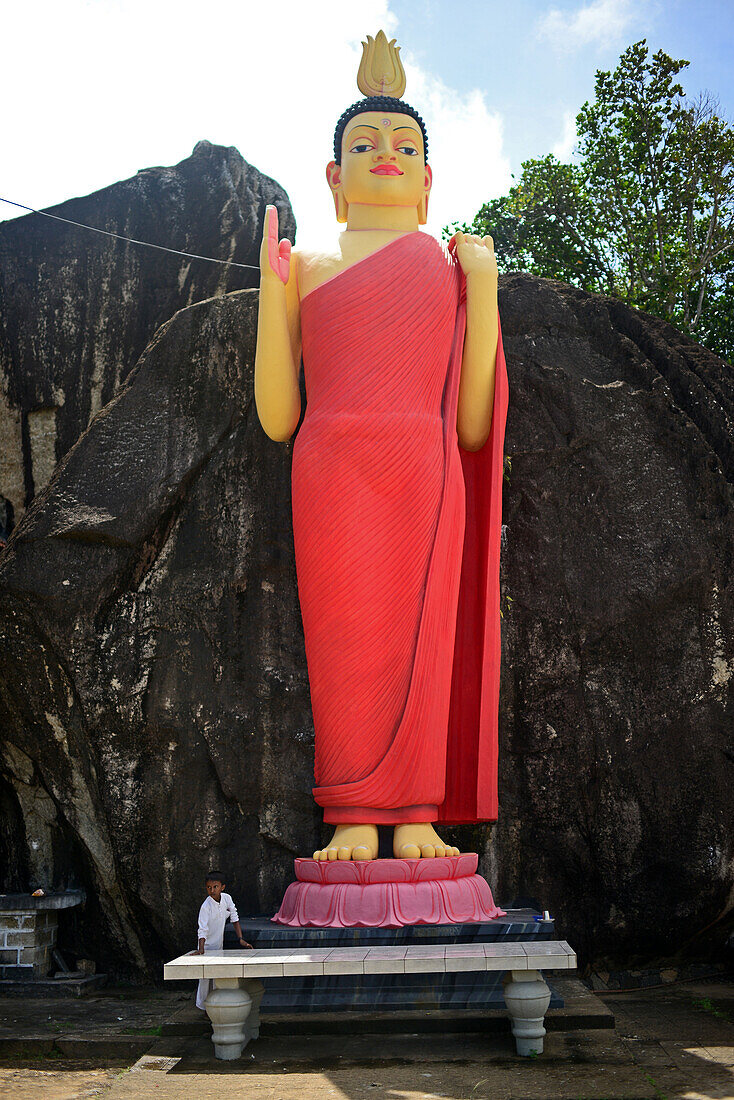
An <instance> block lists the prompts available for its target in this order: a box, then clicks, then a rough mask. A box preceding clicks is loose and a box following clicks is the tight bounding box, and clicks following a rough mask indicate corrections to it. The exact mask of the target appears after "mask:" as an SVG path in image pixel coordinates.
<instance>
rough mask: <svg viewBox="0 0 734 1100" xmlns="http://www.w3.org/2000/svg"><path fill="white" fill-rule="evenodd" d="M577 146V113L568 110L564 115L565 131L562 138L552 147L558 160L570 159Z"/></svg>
mask: <svg viewBox="0 0 734 1100" xmlns="http://www.w3.org/2000/svg"><path fill="white" fill-rule="evenodd" d="M575 148H576V115H575V114H574V112H573V111H566V112H565V114H564V116H563V133H562V134H561V137H560V139H559V140H558V141H557V142H556V144H555V145H554V146H553V148H552V149H551V152H552V154H553V156H554V157H555V158H556V160H560V161H568V160H570V159H571V154H572V153H573V151H574V149H575Z"/></svg>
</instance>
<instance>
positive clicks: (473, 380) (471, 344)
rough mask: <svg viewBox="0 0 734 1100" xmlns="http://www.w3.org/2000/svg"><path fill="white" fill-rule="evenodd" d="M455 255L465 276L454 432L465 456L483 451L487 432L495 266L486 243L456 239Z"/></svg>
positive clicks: (495, 315) (477, 239) (493, 342)
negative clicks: (464, 312)
mask: <svg viewBox="0 0 734 1100" xmlns="http://www.w3.org/2000/svg"><path fill="white" fill-rule="evenodd" d="M455 240H456V254H457V256H458V258H459V263H460V264H461V267H462V270H463V271H464V273H465V275H466V333H465V335H464V355H463V359H462V364H461V379H460V381H459V402H458V410H457V415H456V429H457V433H458V436H459V443H460V445H461V446H462V447H463V448H464V449H465V450H467V451H478V450H479V449H480V448H481V447H483V446H484V444H485V443H486V441H487V439H488V438H489V433H490V430H491V428H492V411H493V408H494V379H495V368H496V365H497V336H498V332H499V325H498V313H497V262H496V260H495V256H494V245H493V241H492V238H491V237H483V238H480V237H471V236H468V235H466V234H463V233H457V234H456V237H455Z"/></svg>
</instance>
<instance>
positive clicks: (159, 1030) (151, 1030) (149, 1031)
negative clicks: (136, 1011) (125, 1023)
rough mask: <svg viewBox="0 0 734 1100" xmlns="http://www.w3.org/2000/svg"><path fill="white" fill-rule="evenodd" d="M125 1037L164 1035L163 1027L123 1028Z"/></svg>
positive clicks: (159, 1025)
mask: <svg viewBox="0 0 734 1100" xmlns="http://www.w3.org/2000/svg"><path fill="white" fill-rule="evenodd" d="M122 1034H123V1035H162V1034H163V1025H162V1024H156V1025H155V1027H126V1028H123V1031H122Z"/></svg>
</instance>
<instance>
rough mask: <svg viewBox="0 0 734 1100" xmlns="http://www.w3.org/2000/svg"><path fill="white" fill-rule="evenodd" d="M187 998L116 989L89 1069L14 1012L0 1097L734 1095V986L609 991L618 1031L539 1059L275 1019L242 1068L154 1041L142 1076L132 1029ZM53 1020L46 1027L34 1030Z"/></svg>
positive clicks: (559, 1043) (0, 1060)
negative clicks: (292, 1030)
mask: <svg viewBox="0 0 734 1100" xmlns="http://www.w3.org/2000/svg"><path fill="white" fill-rule="evenodd" d="M178 997H180V994H177V993H171V992H169V991H163V992H156V993H153V992H151V993H150V994H147V995H143V994H140V995H139V996H138V1000H137V1001H136V1000H135V999H134V998H132V997H130V998H129V999H128V1001H127V1002H124V1001H122V1000H119V999H117V998H115V997H111V996H110V995H109V991H107V992H106V996H105V997H104V998H100V999H99V1003H98V1004H97V1005H96V1007H97V1009H98V1010H99V1011H98V1012H97V1013H96V1014H95V1017H96V1020H97V1028H98V1030H97V1033H96V1034H97V1038H98V1039H104V1040H105V1041H106V1042H107V1041H108V1042H109V1043H111V1044H113V1047H112V1048H110V1050H111V1052H110V1053H108V1054H106V1055H104V1056H102V1055H101V1054H100V1055H98V1057H97V1058H96V1059H92V1058H88V1059H87V1060H86V1061H84V1060H80V1059H79V1058H77V1059H76V1060H73V1059H71V1058H65V1056H64V1055H63V1050H61V1048H60V1047H59V1046H58V1036H59V1035H60V1034H62V1033H61V1032H59V1031H56V1032H54V1033H53V1034H54V1035H55V1036H56V1038H54V1039H53V1041H52V1042H51V1044H50V1049H49V1053H48V1054H47V1055H45V1056H39V1055H38V1054H36V1055H35V1056H33V1057H31V1056H29V1054H28V1053H26V1054H23V1052H22V1050H21V1049H20V1048H18V1047H17V1046H16V1050H15V1053H13V1050H12V1042H13V1039H12V1035H11V1031H12V1029H11V1025H10V1017H11V1016H12V1012H13V1005H12V1002H10V1001H5V1002H2V1003H0V1051H3V1050H4V1051H5V1052H4V1053H3V1054H0V1095H2V1096H6V1095H7V1096H10V1095H12V1097H13V1098H14V1100H83V1098H91V1097H99V1098H100V1100H141V1098H148V1097H156V1098H157V1097H160V1098H161V1100H179V1098H181V1100H183V1098H184V1097H185V1098H186V1100H209V1098H210V1097H211V1098H214V1097H216V1098H217V1100H222V1098H223V1097H225V1096H226V1097H227V1100H229V1098H230V1097H231V1098H233V1100H240V1098H242V1100H244V1098H245V1097H246V1098H248V1100H436V1098H437V1097H442V1098H445V1100H584V1098H586V1100H592V1098H594V1100H674V1098H675V1100H678V1098H680V1100H724V1098H730V1100H732V1098H734V983H727V982H717V983H706V984H704V983H698V984H693V983H683V984H681V985H677V986H673V987H665V988H662V989H652V990H645V991H638V992H634V993H624V994H617V995H612V994H605V995H604V998H603V999H604V1000H605V1002H606V1003H607V1004H608V1005H610V1007H612V1009H613V1011H614V1012H615V1015H616V1027H615V1029H614V1031H611V1030H594V1031H592V1030H574V1031H555V1032H549V1034H548V1036H547V1037H546V1050H545V1053H544V1054H543V1056H542V1057H540V1058H537V1059H532V1060H528V1059H519V1058H517V1056H516V1055H515V1053H514V1046H513V1043H512V1040H511V1037H510V1036H509V1034H507V1033H504V1034H503V1033H502V1032H497V1033H490V1034H485V1035H477V1034H464V1035H460V1034H459V1035H454V1034H446V1035H440V1034H438V1035H437V1034H414V1035H396V1034H390V1033H388V1034H381V1035H369V1034H358V1035H354V1034H350V1032H349V1016H348V1014H344V1015H343V1016H342V1017H341V1021H340V1029H341V1030H340V1033H339V1034H332V1035H329V1036H323V1035H311V1036H308V1035H291V1036H288V1035H281V1034H277V1035H274V1036H271V1037H269V1038H268V1037H267V1034H266V1033H267V1024H265V1025H264V1027H263V1037H262V1038H261V1039H260V1040H258V1041H257V1042H256V1043H253V1044H252V1045H251V1047H249V1048H246V1050H245V1052H244V1055H243V1057H242V1058H241V1059H240V1060H239V1061H237V1062H230V1063H225V1062H218V1061H216V1060H215V1059H214V1058H213V1057H212V1051H211V1044H210V1041H209V1040H208V1039H207V1038H206V1037H205V1036H203V1035H202V1036H196V1035H189V1036H175V1035H173V1036H163V1037H162V1038H159V1039H158V1038H155V1037H154V1036H153V1038H152V1046H151V1047H150V1048H149V1050H148V1052H147V1053H146V1054H144V1055H142V1057H140V1058H138V1060H137V1061H136V1062H135V1063H134V1065H132V1068H128V1066H129V1065H130V1063H131V1062H132V1061H133V1059H132V1056H131V1055H130V1054H128V1055H127V1056H126V1055H125V1054H124V1052H123V1050H122V1048H121V1047H120V1048H116V1047H114V1043H115V1042H118V1043H124V1041H128V1042H147V1041H150V1039H151V1037H150V1036H148V1037H147V1038H146V1037H145V1036H142V1035H140V1033H139V1032H138V1033H137V1034H132V1035H131V1034H130V1031H131V1029H133V1028H138V1029H139V1028H141V1027H143V1026H147V1027H148V1028H149V1029H150V1030H152V1031H155V1030H156V1028H157V1027H158V1026H159V1023H156V1022H155V1021H159V1022H160V1023H162V1022H163V1021H164V1020H165V1019H169V1018H170V1017H171V1015H173V1014H174V1013H175V1011H176V1010H177V1009H180V1007H181V1005H182V1003H185V1002H182V1001H180V1000H177V998H178ZM184 997H185V998H186V1001H188V999H189V998H188V996H187V995H184ZM80 1004H81V1002H73V1003H69V1002H62V1003H61V1004H60V1002H58V1001H56V1002H55V1003H54V1010H53V1011H52V1012H51V1016H52V1017H53V1016H54V1014H55V1013H56V1012H60V1008H61V1007H64V1008H66V1009H67V1011H68V1012H69V1013H78V1016H76V1017H75V1018H74V1019H73V1020H72V1018H71V1016H68V1015H67V1016H66V1017H65V1018H66V1019H67V1022H69V1023H72V1022H73V1023H74V1025H75V1027H76V1031H75V1030H74V1029H73V1028H69V1029H68V1032H67V1036H66V1039H68V1041H69V1042H71V1041H72V1040H74V1039H75V1038H76V1040H77V1041H78V1040H79V1039H80V1038H82V1037H83V1036H82V1035H80V1033H79V1032H80V1028H81V1022H82V1017H83V1016H84V1013H85V1012H86V1014H87V1017H89V1016H90V1008H91V1007H92V1001H91V999H90V1000H89V1001H88V1003H87V1008H86V1009H83V1008H80V1007H79V1005H80ZM121 1005H122V1007H120V1006H121ZM136 1005H138V1006H139V1011H138V1009H137V1008H136ZM118 1009H119V1011H118ZM23 1014H24V1016H25V1024H26V1026H30V1025H31V1024H32V1023H33V1020H34V1018H35V1017H36V1016H38V1012H37V1011H36V1010H35V1009H34V1007H33V1006H32V1005H28V1003H26V1004H25V1005H24V1007H23ZM48 1015H49V1013H48V1011H46V1016H48ZM116 1015H121V1016H122V1017H123V1018H122V1020H117V1019H116V1018H115V1016H116ZM59 1019H61V1017H60V1016H59ZM133 1020H134V1021H135V1022H134V1023H133V1022H132V1021H133ZM40 1023H41V1021H40V1020H36V1021H35V1024H34V1025H33V1026H37V1025H38V1024H40ZM45 1024H48V1019H46V1021H45ZM115 1024H116V1025H117V1028H115V1026H114V1025H115ZM120 1029H122V1030H120ZM21 1031H22V1029H21ZM47 1033H48V1029H47V1028H46V1034H47ZM19 1034H20V1032H18V1031H16V1036H17V1035H19ZM3 1035H4V1036H5V1041H2V1040H3ZM66 1039H63V1038H62V1046H63V1043H64V1042H65V1041H66ZM16 1041H19V1040H17V1039H16ZM67 1049H68V1050H71V1049H73V1048H72V1047H68V1048H67ZM115 1051H117V1055H115Z"/></svg>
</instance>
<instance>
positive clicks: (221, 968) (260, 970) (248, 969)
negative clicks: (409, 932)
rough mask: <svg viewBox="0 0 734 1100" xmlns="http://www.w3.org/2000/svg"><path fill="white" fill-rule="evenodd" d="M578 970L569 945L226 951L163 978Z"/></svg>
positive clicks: (189, 959) (185, 960)
mask: <svg viewBox="0 0 734 1100" xmlns="http://www.w3.org/2000/svg"><path fill="white" fill-rule="evenodd" d="M575 967H576V953H575V952H574V951H573V950H572V948H571V947H569V945H568V944H567V943H566V941H565V940H546V941H541V942H534V943H528V944H524V943H506V944H505V943H466V944H450V945H440V944H437V945H428V946H425V947H416V946H410V947H323V948H316V949H314V950H311V951H299V950H294V951H277V950H268V951H257V950H256V951H247V950H240V951H222V953H221V954H219V955H196V954H191V955H181V956H179V958H177V959H173V960H172V961H171V962H169V963H166V964H165V966H164V968H163V975H164V978H166V979H167V980H169V981H170V980H180V979H182V978H183V979H186V978H191V979H195V978H204V977H206V978H281V977H305V976H309V975H322V974H325V975H328V974H416V973H432V974H444V973H451V972H457V971H465V970H559V969H561V970H563V969H574V968H575Z"/></svg>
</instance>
